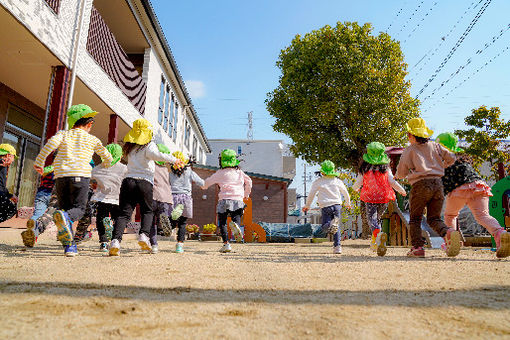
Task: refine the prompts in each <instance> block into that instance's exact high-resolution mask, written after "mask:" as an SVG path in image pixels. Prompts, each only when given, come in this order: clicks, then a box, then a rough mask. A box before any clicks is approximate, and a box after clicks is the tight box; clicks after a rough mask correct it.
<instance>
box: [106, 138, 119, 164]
mask: <svg viewBox="0 0 510 340" xmlns="http://www.w3.org/2000/svg"><path fill="white" fill-rule="evenodd" d="M106 150H108V152H109V153H110V154H111V155H112V157H113V161H112V166H113V165H114V164H116V163H117V162H118V161H120V159H121V158H122V147H121V146H120V145H119V144H115V143H112V144H108V145H107V146H106Z"/></svg>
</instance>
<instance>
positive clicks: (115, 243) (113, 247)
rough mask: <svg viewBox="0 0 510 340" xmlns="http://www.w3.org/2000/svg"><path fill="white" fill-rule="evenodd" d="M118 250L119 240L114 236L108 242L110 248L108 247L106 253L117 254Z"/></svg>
mask: <svg viewBox="0 0 510 340" xmlns="http://www.w3.org/2000/svg"><path fill="white" fill-rule="evenodd" d="M119 251H120V242H119V240H117V239H116V238H114V239H113V240H112V242H111V243H110V249H109V252H108V254H109V255H110V256H119Z"/></svg>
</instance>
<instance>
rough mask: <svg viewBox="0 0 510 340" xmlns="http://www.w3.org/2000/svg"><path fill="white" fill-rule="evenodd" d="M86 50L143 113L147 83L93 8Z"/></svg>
mask: <svg viewBox="0 0 510 340" xmlns="http://www.w3.org/2000/svg"><path fill="white" fill-rule="evenodd" d="M87 51H88V52H89V53H90V55H91V56H92V58H94V60H95V61H96V62H97V63H98V64H99V65H100V66H101V68H102V69H103V70H104V71H105V72H106V73H107V74H108V75H109V76H110V78H111V79H112V80H113V81H114V82H115V84H116V85H117V86H118V87H119V88H120V89H121V90H122V92H123V93H124V94H125V95H126V96H127V97H128V98H129V100H130V101H131V103H132V104H133V105H134V106H135V107H136V109H137V110H138V111H139V112H140V114H142V115H143V114H144V111H145V93H146V91H147V85H146V84H145V81H143V79H142V77H141V76H140V74H139V73H138V72H137V71H136V69H135V67H134V65H133V63H132V62H131V61H130V60H129V58H128V56H127V54H126V52H124V50H123V49H122V47H121V46H120V45H119V43H118V42H117V40H116V39H115V36H114V35H113V33H112V32H111V31H110V29H109V28H108V26H107V25H106V22H105V21H104V20H103V18H102V17H101V15H100V14H99V11H98V10H97V9H95V8H92V15H91V18H90V26H89V36H88V40H87Z"/></svg>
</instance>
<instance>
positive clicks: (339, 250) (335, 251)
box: [333, 245, 342, 254]
mask: <svg viewBox="0 0 510 340" xmlns="http://www.w3.org/2000/svg"><path fill="white" fill-rule="evenodd" d="M333 254H342V246H341V245H337V246H335V247H333Z"/></svg>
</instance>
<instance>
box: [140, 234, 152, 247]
mask: <svg viewBox="0 0 510 340" xmlns="http://www.w3.org/2000/svg"><path fill="white" fill-rule="evenodd" d="M138 245H139V246H140V248H142V250H146V251H148V252H150V251H151V250H152V248H151V242H150V240H149V237H148V236H147V235H145V234H143V233H142V234H140V235H138Z"/></svg>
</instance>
